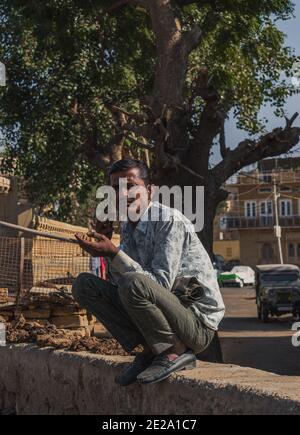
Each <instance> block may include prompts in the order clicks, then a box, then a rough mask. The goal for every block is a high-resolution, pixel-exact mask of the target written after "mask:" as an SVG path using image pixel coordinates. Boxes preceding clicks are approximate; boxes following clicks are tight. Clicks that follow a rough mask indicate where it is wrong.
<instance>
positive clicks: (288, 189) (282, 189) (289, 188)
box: [280, 186, 292, 192]
mask: <svg viewBox="0 0 300 435" xmlns="http://www.w3.org/2000/svg"><path fill="white" fill-rule="evenodd" d="M291 191H292V188H291V187H288V186H283V187H281V188H280V192H291Z"/></svg>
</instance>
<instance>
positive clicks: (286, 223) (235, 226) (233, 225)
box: [220, 216, 300, 231]
mask: <svg viewBox="0 0 300 435" xmlns="http://www.w3.org/2000/svg"><path fill="white" fill-rule="evenodd" d="M275 225H276V221H275V217H273V216H268V217H267V216H266V217H259V218H245V217H240V216H236V217H235V216H226V217H223V218H222V219H221V222H220V227H221V230H222V231H226V230H229V231H230V230H243V229H251V228H255V229H257V228H264V229H267V228H273V227H274V226H275ZM279 225H280V226H281V227H283V228H294V227H300V216H288V217H280V218H279Z"/></svg>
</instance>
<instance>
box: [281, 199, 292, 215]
mask: <svg viewBox="0 0 300 435" xmlns="http://www.w3.org/2000/svg"><path fill="white" fill-rule="evenodd" d="M280 216H282V217H286V216H292V201H291V200H290V199H282V200H281V201H280Z"/></svg>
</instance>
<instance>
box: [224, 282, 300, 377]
mask: <svg viewBox="0 0 300 435" xmlns="http://www.w3.org/2000/svg"><path fill="white" fill-rule="evenodd" d="M222 293H223V296H224V300H225V304H226V307H227V314H226V318H225V319H224V321H223V322H222V324H221V333H220V337H221V343H222V349H223V355H224V359H225V363H232V364H237V365H241V366H244V367H253V368H257V369H261V370H265V371H269V372H272V373H276V374H280V375H288V376H299V375H300V347H299V348H295V347H293V346H292V343H291V339H292V335H293V334H294V333H293V332H292V330H291V328H292V325H293V323H294V321H293V319H292V317H284V318H280V319H272V320H270V323H268V324H263V323H262V322H261V321H260V320H258V319H257V311H256V304H255V291H254V289H251V288H248V289H247V288H246V289H238V288H226V289H222Z"/></svg>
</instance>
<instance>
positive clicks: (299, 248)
mask: <svg viewBox="0 0 300 435" xmlns="http://www.w3.org/2000/svg"><path fill="white" fill-rule="evenodd" d="M297 257H298V258H300V243H298V245H297Z"/></svg>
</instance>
